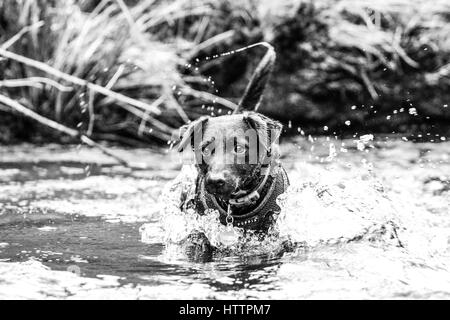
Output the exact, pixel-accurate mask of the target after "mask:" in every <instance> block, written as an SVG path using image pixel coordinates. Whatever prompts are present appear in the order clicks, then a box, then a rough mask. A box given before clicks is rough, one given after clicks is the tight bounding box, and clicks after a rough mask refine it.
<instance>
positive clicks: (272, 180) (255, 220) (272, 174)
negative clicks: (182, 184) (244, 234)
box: [198, 162, 289, 228]
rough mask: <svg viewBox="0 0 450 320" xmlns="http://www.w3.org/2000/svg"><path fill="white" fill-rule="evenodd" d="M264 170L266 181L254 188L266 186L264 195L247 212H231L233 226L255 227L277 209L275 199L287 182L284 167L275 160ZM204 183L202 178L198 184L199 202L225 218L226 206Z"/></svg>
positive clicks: (226, 213)
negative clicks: (215, 210) (207, 189)
mask: <svg viewBox="0 0 450 320" xmlns="http://www.w3.org/2000/svg"><path fill="white" fill-rule="evenodd" d="M266 170H267V171H266V175H267V179H265V180H266V182H265V183H261V184H260V185H259V186H258V187H257V189H256V190H258V189H259V187H260V186H261V185H262V187H261V189H260V191H259V192H262V189H263V188H266V189H267V191H265V192H264V196H263V198H262V199H261V197H262V194H261V197H260V199H259V203H258V205H257V206H256V207H254V208H253V209H251V210H250V211H249V212H248V213H245V214H238V215H237V214H233V213H231V216H232V218H233V220H234V221H233V225H234V226H236V227H250V228H255V226H256V225H259V224H260V223H261V221H263V220H265V219H267V214H269V213H270V212H272V211H278V208H277V207H276V206H277V204H276V201H275V199H276V197H277V196H278V195H279V194H281V193H283V192H284V190H285V188H286V187H287V185H288V184H289V182H288V179H287V176H286V174H285V172H284V169H282V167H281V165H280V164H279V162H275V163H273V164H272V166H268V167H267V168H266ZM204 183H205V181H204V179H201V180H200V181H199V185H198V186H199V190H200V194H199V200H200V203H202V207H203V208H205V209H206V208H212V209H217V210H218V211H219V213H220V216H221V219H226V217H227V216H228V215H229V212H228V210H227V208H225V207H223V205H221V204H219V202H218V199H217V198H216V197H215V196H214V195H212V194H210V193H208V192H207V191H206V188H205V185H204ZM252 192H253V191H252ZM252 192H251V193H252ZM259 192H258V194H259ZM251 193H250V194H251ZM250 194H248V195H247V196H249V195H250ZM225 221H226V220H223V222H224V223H225Z"/></svg>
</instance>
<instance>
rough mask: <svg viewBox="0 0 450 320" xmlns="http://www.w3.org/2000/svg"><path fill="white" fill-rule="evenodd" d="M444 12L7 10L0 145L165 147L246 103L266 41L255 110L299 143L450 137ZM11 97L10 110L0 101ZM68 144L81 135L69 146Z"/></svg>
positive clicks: (152, 0) (344, 7)
mask: <svg viewBox="0 0 450 320" xmlns="http://www.w3.org/2000/svg"><path fill="white" fill-rule="evenodd" d="M449 35H450V4H449V3H448V1H443V0H438V1H433V2H430V1H425V0H414V1H407V0H383V1H366V0H360V1H355V0H339V1H331V0H320V1H294V0H285V1H268V0H266V1H231V0H228V1H216V0H189V1H188V0H171V1H157V0H143V1H124V0H103V1H94V0H92V1H88V0H84V1H57V0H38V1H34V0H22V1H13V0H5V1H2V2H1V3H0V96H3V97H5V98H4V99H3V100H2V101H3V103H0V141H1V142H3V143H10V142H15V141H23V140H31V141H34V142H39V141H42V140H55V139H56V140H58V141H65V139H66V138H64V137H61V134H60V132H57V131H54V130H52V129H48V128H47V127H46V126H43V125H42V124H41V123H39V122H36V121H35V120H33V119H30V118H29V117H25V116H23V114H22V113H18V110H17V108H14V107H13V106H11V104H7V103H5V101H9V100H13V101H15V102H16V103H19V104H20V105H21V106H23V107H25V108H28V109H29V110H31V111H33V112H34V113H36V114H37V115H40V116H41V117H45V119H48V120H50V121H54V122H56V123H58V124H61V125H63V126H66V127H67V128H71V129H74V130H77V131H79V132H80V133H82V134H83V135H85V136H86V137H89V138H91V139H93V140H104V141H114V142H118V143H122V144H126V145H133V146H138V145H146V144H149V143H155V142H156V143H166V142H167V141H170V140H171V139H173V136H174V132H176V130H177V128H178V127H179V126H180V125H182V124H184V123H186V122H189V121H190V120H193V119H195V118H197V117H199V116H201V115H203V114H212V115H220V114H225V113H226V112H228V111H230V110H232V109H233V107H234V103H236V102H237V101H238V100H239V97H240V96H241V95H242V93H243V91H244V88H245V85H246V84H247V82H248V79H249V78H250V76H251V73H252V71H253V70H254V67H255V66H256V64H257V63H258V62H259V59H260V58H261V56H262V54H263V52H262V51H259V50H258V49H251V50H248V51H245V52H243V53H239V54H230V55H226V56H223V57H219V58H215V56H216V55H219V54H220V53H223V52H227V51H230V50H234V49H237V48H240V47H244V46H246V45H249V44H252V43H255V42H258V41H268V42H270V43H271V44H273V45H274V47H275V49H276V51H277V54H278V59H277V64H276V68H275V70H274V73H273V76H272V79H271V82H270V85H269V87H268V90H267V93H266V96H265V100H264V104H263V106H262V108H261V111H262V112H264V113H266V114H268V115H270V116H272V117H275V118H277V119H279V120H281V121H283V122H284V123H285V124H286V128H287V129H288V131H291V132H295V133H304V134H308V133H321V134H332V133H333V132H336V133H337V134H347V133H351V134H353V133H356V132H360V133H361V132H364V131H371V132H385V133H392V132H405V133H408V134H410V135H416V136H418V135H425V134H426V133H430V132H431V133H433V135H434V134H435V133H438V134H441V135H445V134H449V133H448V132H447V131H446V130H449V128H448V125H445V124H446V123H448V121H450V111H449V110H450V108H448V104H449V103H450V36H449ZM5 99H9V100H5ZM70 139H73V137H71V138H70Z"/></svg>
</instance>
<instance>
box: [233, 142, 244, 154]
mask: <svg viewBox="0 0 450 320" xmlns="http://www.w3.org/2000/svg"><path fill="white" fill-rule="evenodd" d="M234 152H236V153H237V154H243V153H245V147H244V146H242V145H239V144H238V145H237V146H236V147H235V148H234Z"/></svg>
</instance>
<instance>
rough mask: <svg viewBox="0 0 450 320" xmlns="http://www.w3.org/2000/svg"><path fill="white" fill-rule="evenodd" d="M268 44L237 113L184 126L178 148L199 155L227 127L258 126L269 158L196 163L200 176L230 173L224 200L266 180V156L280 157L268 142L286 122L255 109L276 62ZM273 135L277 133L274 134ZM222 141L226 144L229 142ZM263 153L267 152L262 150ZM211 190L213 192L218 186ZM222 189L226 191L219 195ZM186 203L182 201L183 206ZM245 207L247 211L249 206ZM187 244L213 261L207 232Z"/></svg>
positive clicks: (198, 256)
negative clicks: (264, 161)
mask: <svg viewBox="0 0 450 320" xmlns="http://www.w3.org/2000/svg"><path fill="white" fill-rule="evenodd" d="M267 46H268V48H269V50H268V51H267V53H266V55H265V56H264V58H263V59H262V61H261V62H260V64H259V65H258V67H257V69H256V71H255V72H254V74H253V76H252V78H251V80H250V82H249V84H248V86H247V88H246V90H245V93H244V96H243V97H242V99H241V101H240V103H239V107H238V108H237V109H236V110H235V112H234V114H232V115H226V116H220V117H201V118H199V119H197V120H195V121H193V122H192V123H190V124H188V125H186V126H183V127H182V128H181V129H180V143H179V145H178V151H179V152H182V151H185V150H186V149H189V150H192V151H193V152H194V155H195V157H201V156H202V154H201V152H202V150H201V145H202V143H203V142H205V141H210V140H214V138H215V136H217V134H218V133H221V132H223V130H230V131H238V130H242V131H245V130H247V129H254V130H255V131H256V132H257V136H258V139H259V141H260V142H262V146H263V148H264V151H265V153H264V155H266V157H260V158H259V159H258V162H257V163H253V164H250V163H247V162H246V163H243V164H237V163H231V164H230V163H228V164H226V163H225V162H224V161H223V160H224V159H221V158H218V159H211V161H210V162H209V163H204V162H202V163H198V164H196V167H197V171H198V175H199V177H200V176H204V177H206V178H207V177H208V175H212V174H221V173H223V174H224V173H226V179H225V181H226V186H225V187H223V188H221V189H223V190H216V191H217V196H219V197H220V198H222V199H223V200H224V201H227V200H228V199H229V198H230V197H231V196H232V195H231V193H230V191H231V189H233V191H236V190H237V192H242V193H244V194H245V192H247V191H251V190H252V189H254V188H255V187H256V186H258V184H259V182H260V181H261V179H262V175H261V167H262V162H261V161H262V160H263V158H264V159H265V158H267V159H268V161H275V159H277V158H278V149H277V144H276V143H273V144H269V143H267V142H266V141H277V140H278V137H279V136H280V134H281V131H282V125H281V124H280V123H279V122H277V121H275V120H272V119H270V118H268V117H265V116H264V115H262V114H259V113H257V112H255V111H256V110H257V109H258V107H259V105H260V103H261V100H262V95H263V91H264V88H265V86H266V84H267V81H268V79H269V76H270V73H271V71H272V68H273V65H274V62H275V52H274V50H273V48H272V47H271V46H270V45H268V44H267ZM248 110H252V111H248ZM241 112H243V113H241ZM200 133H201V134H202V136H201V139H200V140H199V141H195V140H196V139H193V137H194V136H195V135H199V134H200ZM271 134H274V135H275V136H270V135H271ZM234 139H236V140H239V139H240V138H239V137H236V138H234ZM197 140H198V139H197ZM221 142H222V143H226V141H221ZM227 152H228V151H227ZM261 154H263V153H262V152H260V155H261ZM225 156H229V155H225ZM197 179H198V178H197ZM208 191H210V192H211V191H214V189H211V190H208ZM220 192H222V194H219V193H220ZM184 205H185V204H182V207H183V206H184ZM242 210H245V207H244V208H242ZM184 243H185V249H186V250H185V251H186V253H187V255H188V257H189V258H190V259H191V260H195V261H209V260H210V259H211V258H212V253H213V251H214V248H213V247H212V246H211V244H210V243H209V240H208V239H207V237H206V236H205V235H204V234H201V233H193V234H191V235H190V236H188V237H187V238H186V240H185V241H184Z"/></svg>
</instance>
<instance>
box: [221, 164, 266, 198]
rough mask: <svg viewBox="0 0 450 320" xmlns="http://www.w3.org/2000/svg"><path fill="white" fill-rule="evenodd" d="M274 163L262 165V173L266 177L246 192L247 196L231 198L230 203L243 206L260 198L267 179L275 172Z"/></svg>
mask: <svg viewBox="0 0 450 320" xmlns="http://www.w3.org/2000/svg"><path fill="white" fill-rule="evenodd" d="M273 168H274V165H265V166H263V167H262V173H263V174H264V178H263V180H262V181H261V183H259V184H258V186H257V187H256V188H255V189H253V191H251V192H250V193H248V194H246V195H245V196H242V197H239V198H234V199H230V200H229V201H228V203H229V204H231V205H232V206H242V205H245V204H252V203H255V202H256V201H258V200H259V198H260V195H261V191H262V189H263V188H264V186H265V185H266V182H267V179H268V178H269V176H270V175H271V174H272V173H273Z"/></svg>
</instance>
